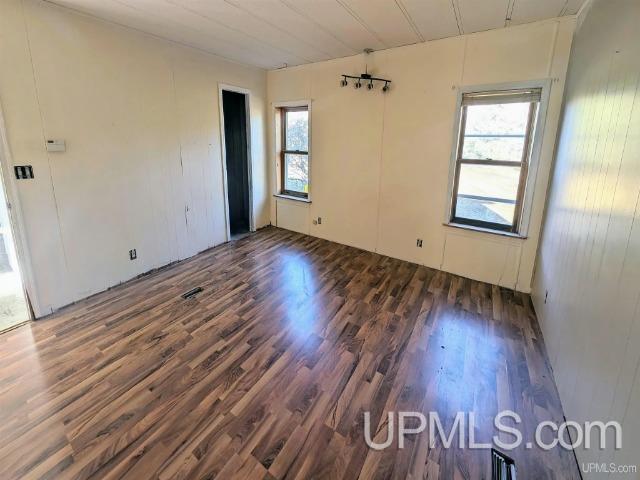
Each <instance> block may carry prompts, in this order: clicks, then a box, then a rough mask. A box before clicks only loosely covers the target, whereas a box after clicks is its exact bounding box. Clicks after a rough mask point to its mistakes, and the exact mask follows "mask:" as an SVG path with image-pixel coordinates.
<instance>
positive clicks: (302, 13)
mask: <svg viewBox="0 0 640 480" xmlns="http://www.w3.org/2000/svg"><path fill="white" fill-rule="evenodd" d="M280 3H282V4H283V5H285V6H286V7H287V8H289V9H290V10H292V11H294V12H295V13H297V14H298V15H300V16H301V17H302V18H305V19H306V20H308V21H309V22H311V23H313V24H314V25H315V26H316V27H318V28H319V29H320V30H322V31H323V32H325V33H326V34H327V35H329V36H330V37H332V38H333V39H334V40H336V41H337V42H339V43H341V44H342V45H344V46H345V47H347V48H348V49H349V50H352V51H353V53H354V54H355V53H358V49H357V48H355V47H353V46H352V45H349V44H348V43H345V42H344V41H343V40H342V39H340V38H338V37H337V36H336V35H334V34H333V33H332V32H331V31H330V30H328V29H326V28H325V27H324V26H323V25H322V24H320V23H318V22H316V21H315V20H314V19H313V18H311V17H310V16H308V15H307V14H306V13H304V12H303V11H302V10H298V9H297V8H296V7H294V6H293V5H292V4H291V3H290V2H289V1H288V0H280Z"/></svg>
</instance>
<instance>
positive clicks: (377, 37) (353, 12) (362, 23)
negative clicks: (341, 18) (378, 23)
mask: <svg viewBox="0 0 640 480" xmlns="http://www.w3.org/2000/svg"><path fill="white" fill-rule="evenodd" d="M336 2H338V4H339V5H340V6H341V7H342V8H344V9H345V10H346V11H347V12H348V13H349V15H351V16H352V17H353V18H355V19H356V20H357V22H358V23H359V24H360V25H362V26H363V27H364V28H365V30H367V32H369V33H370V34H371V35H373V37H374V38H375V39H376V40H378V42H380V44H381V45H382V46H383V47H384V48H389V46H388V45H387V44H386V43H385V42H383V41H382V39H381V38H380V36H379V35H378V34H377V33H376V32H375V31H374V30H373V29H371V27H369V25H367V23H366V22H365V21H364V20H363V19H362V18H360V17H359V16H358V14H357V13H356V12H355V11H354V10H353V9H352V8H351V7H349V6H348V5H347V4H346V3H345V2H344V0H336Z"/></svg>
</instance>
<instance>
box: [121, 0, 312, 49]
mask: <svg viewBox="0 0 640 480" xmlns="http://www.w3.org/2000/svg"><path fill="white" fill-rule="evenodd" d="M111 1H112V2H113V3H118V4H120V5H122V6H124V7H127V8H130V9H131V10H136V11H138V12H140V13H143V14H145V15H148V12H145V11H144V10H141V9H139V8H137V7H135V6H133V5H131V4H130V3H127V2H126V0H111ZM165 2H167V3H170V2H168V1H167V0H165ZM155 16H156V17H157V18H159V19H160V20H163V21H166V20H167V18H166V17H162V16H161V15H157V14H156V15H155ZM173 23H174V24H177V25H179V26H181V27H184V28H189V27H188V26H187V25H184V24H182V23H180V22H177V21H175V20H174V21H173ZM223 26H224V27H225V28H228V27H226V25H223ZM193 30H195V31H196V32H199V33H203V34H206V35H209V36H211V37H213V38H215V39H216V40H218V41H220V42H224V43H227V44H229V45H232V46H234V47H235V48H239V49H240V50H243V51H245V52H246V53H247V54H249V55H254V54H255V52H254V51H252V50H249V49H247V48H246V47H244V46H243V45H241V44H238V43H237V42H234V41H233V40H227V39H225V38H220V37H218V36H216V35H214V34H211V33H209V32H202V31H201V30H197V29H193ZM229 30H231V29H229ZM159 37H160V36H159ZM160 38H164V37H160ZM281 52H282V53H287V52H284V51H282V50H281ZM289 55H293V56H294V57H297V58H300V59H301V60H305V61H308V60H307V59H306V58H302V57H299V56H297V55H294V54H289Z"/></svg>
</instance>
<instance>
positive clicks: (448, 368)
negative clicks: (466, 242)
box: [0, 228, 579, 479]
mask: <svg viewBox="0 0 640 480" xmlns="http://www.w3.org/2000/svg"><path fill="white" fill-rule="evenodd" d="M197 286H202V287H203V289H204V291H203V292H202V293H200V294H199V295H198V296H197V297H195V298H193V299H190V300H184V299H183V298H181V296H180V295H181V294H182V293H184V292H185V291H187V290H189V289H191V288H193V287H197ZM0 405H1V409H0V438H1V439H2V441H1V443H0V478H2V479H13V478H55V479H66V478H98V479H111V478H131V479H146V478H158V479H174V478H175V479H177V478H185V479H186V478H188V479H204V478H207V479H209V478H224V479H227V478H241V479H245V478H246V479H252V478H256V479H263V478H264V479H274V478H275V479H280V478H299V479H307V478H323V479H325V478H347V479H352V478H362V479H369V478H412V479H417V478H442V479H452V478H469V479H479V478H487V477H488V476H489V468H490V453H489V452H488V451H486V450H461V449H457V448H451V449H448V450H447V449H444V448H442V445H441V444H439V443H436V445H435V446H434V447H433V448H429V444H428V442H427V441H426V440H427V437H426V435H414V436H408V437H407V442H406V444H405V448H404V449H402V450H400V449H398V448H397V442H394V444H393V445H392V447H390V448H389V449H387V450H385V451H374V450H371V449H369V448H367V446H366V444H365V442H364V436H363V412H364V411H370V412H371V415H372V419H373V423H374V424H375V425H377V426H378V427H379V429H380V430H381V431H384V429H385V428H386V427H385V424H384V419H385V418H386V413H387V412H388V411H395V410H408V411H419V412H424V413H428V412H430V411H437V412H438V413H439V414H440V416H441V418H442V419H443V422H444V423H445V425H446V423H447V422H448V421H450V420H451V419H452V418H453V415H455V412H457V411H459V410H462V411H473V412H474V413H475V415H476V418H477V420H478V422H477V427H476V439H477V441H487V440H490V438H491V436H493V435H494V431H493V425H492V422H493V416H494V415H495V414H496V413H497V412H498V411H501V410H505V409H511V410H514V411H515V412H518V413H519V414H520V415H521V416H522V418H523V422H524V423H523V430H524V431H525V434H531V435H532V432H533V429H534V428H535V425H536V424H537V422H538V421H540V420H543V419H552V420H556V421H560V420H561V419H562V410H561V407H560V402H559V400H558V395H557V392H556V388H555V385H554V383H553V378H552V374H551V371H550V369H549V366H548V362H547V358H546V354H545V349H544V344H543V342H542V338H541V336H540V331H539V328H538V324H537V321H536V318H535V315H534V313H533V311H532V309H531V306H530V300H529V297H528V296H527V295H524V294H520V293H514V292H512V291H509V290H505V289H501V288H498V287H495V286H491V285H487V284H483V283H480V282H475V281H471V280H468V279H464V278H461V277H456V276H453V275H450V274H447V273H444V272H440V271H436V270H432V269H429V268H426V267H422V266H418V265H415V264H411V263H407V262H403V261H400V260H395V259H392V258H388V257H384V256H381V255H377V254H374V253H370V252H365V251H362V250H358V249H355V248H352V247H347V246H343V245H339V244H335V243H332V242H328V241H325V240H321V239H318V238H313V237H309V236H305V235H301V234H298V233H293V232H288V231H285V230H279V229H275V228H267V229H264V230H262V231H260V232H258V233H256V234H254V235H251V236H248V237H245V238H243V239H241V240H238V241H236V242H232V243H228V244H226V245H223V246H220V247H217V248H215V249H212V250H210V251H207V252H204V253H202V254H200V255H198V256H196V257H194V258H192V259H189V260H187V261H184V262H182V263H179V264H177V265H174V266H172V267H170V268H167V269H165V270H161V271H159V272H157V273H154V274H153V275H150V276H147V277H145V278H142V279H138V280H136V281H133V282H130V283H128V284H126V285H122V286H121V287H117V288H115V289H113V290H110V291H108V292H105V293H103V294H100V295H97V296H95V297H92V298H90V299H88V300H85V301H83V302H81V303H79V304H76V305H74V306H72V307H69V308H67V309H66V310H64V311H62V312H60V313H59V314H57V315H55V316H54V317H52V318H49V319H45V320H40V321H37V322H34V323H31V324H29V325H27V326H23V327H21V328H19V329H16V330H13V331H10V332H8V333H6V334H4V335H2V336H0ZM511 455H512V456H513V457H514V458H515V459H516V461H517V464H518V469H519V478H535V479H541V478H579V473H578V471H577V467H576V463H575V459H574V457H573V454H572V453H571V452H567V451H563V450H560V449H554V450H551V451H548V452H544V451H541V450H536V449H533V450H526V449H524V448H522V449H519V450H516V451H513V452H511Z"/></svg>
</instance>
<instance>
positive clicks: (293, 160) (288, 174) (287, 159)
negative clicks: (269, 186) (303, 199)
mask: <svg viewBox="0 0 640 480" xmlns="http://www.w3.org/2000/svg"><path fill="white" fill-rule="evenodd" d="M283 184H284V190H289V191H292V192H299V193H309V157H308V156H307V155H296V154H292V153H286V154H285V155H284V182H283Z"/></svg>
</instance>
